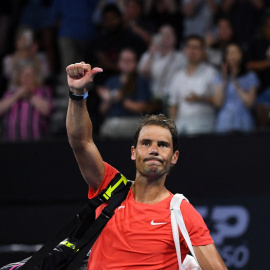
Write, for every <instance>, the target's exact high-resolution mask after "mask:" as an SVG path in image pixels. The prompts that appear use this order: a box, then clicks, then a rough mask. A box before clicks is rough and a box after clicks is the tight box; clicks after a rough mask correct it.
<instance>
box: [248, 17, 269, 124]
mask: <svg viewBox="0 0 270 270" xmlns="http://www.w3.org/2000/svg"><path fill="white" fill-rule="evenodd" d="M247 67H248V69H250V70H253V71H255V72H256V73H257V75H258V77H259V79H260V82H261V85H260V88H259V91H258V98H257V100H256V104H255V112H256V118H257V119H256V120H257V124H258V126H259V127H265V126H267V125H268V124H269V120H270V117H269V115H270V76H269V74H270V13H269V12H267V13H266V14H265V15H264V17H263V21H262V27H261V31H260V36H259V37H258V38H256V39H254V40H253V41H252V42H251V44H250V46H249V50H248V63H247Z"/></svg>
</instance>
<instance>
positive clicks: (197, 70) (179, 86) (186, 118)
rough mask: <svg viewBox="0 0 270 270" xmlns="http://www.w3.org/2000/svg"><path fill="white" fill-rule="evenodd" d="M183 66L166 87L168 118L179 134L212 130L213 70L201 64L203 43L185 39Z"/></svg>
mask: <svg viewBox="0 0 270 270" xmlns="http://www.w3.org/2000/svg"><path fill="white" fill-rule="evenodd" d="M184 52H185V55H186V57H187V65H186V67H185V68H183V69H181V70H180V71H179V72H178V73H176V74H175V75H174V77H173V78H172V82H171V85H170V87H169V90H168V92H169V101H168V103H169V106H170V109H169V110H170V117H171V118H172V119H173V120H175V122H176V126H177V129H178V132H179V133H181V134H195V133H208V132H212V131H214V126H215V108H214V99H213V97H214V82H215V79H216V77H217V72H216V70H215V69H214V68H213V67H212V66H210V65H209V64H207V63H204V62H203V60H204V58H205V45H204V40H203V39H202V38H201V37H200V36H197V35H192V36H189V37H188V38H187V39H186V42H185V48H184Z"/></svg>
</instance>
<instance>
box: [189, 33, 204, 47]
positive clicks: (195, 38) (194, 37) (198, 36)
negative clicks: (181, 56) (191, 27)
mask: <svg viewBox="0 0 270 270" xmlns="http://www.w3.org/2000/svg"><path fill="white" fill-rule="evenodd" d="M190 40H197V41H199V42H200V43H201V46H202V48H204V47H205V40H204V38H203V37H202V36H200V35H197V34H192V35H189V36H187V37H186V39H185V46H186V45H187V43H188V42H189V41H190Z"/></svg>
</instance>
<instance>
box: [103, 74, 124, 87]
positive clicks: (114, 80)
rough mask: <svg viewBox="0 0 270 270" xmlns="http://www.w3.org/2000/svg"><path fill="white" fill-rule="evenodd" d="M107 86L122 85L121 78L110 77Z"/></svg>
mask: <svg viewBox="0 0 270 270" xmlns="http://www.w3.org/2000/svg"><path fill="white" fill-rule="evenodd" d="M105 84H106V85H113V86H115V85H117V84H120V78H119V76H117V75H116V76H112V77H110V78H109V79H108V80H107V81H106V82H105Z"/></svg>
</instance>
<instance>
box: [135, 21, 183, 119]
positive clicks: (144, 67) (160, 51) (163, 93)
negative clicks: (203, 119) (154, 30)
mask: <svg viewBox="0 0 270 270" xmlns="http://www.w3.org/2000/svg"><path fill="white" fill-rule="evenodd" d="M175 45H176V35H175V31H174V29H173V28H172V27H171V26H170V25H164V26H162V27H161V28H160V29H159V34H158V35H157V36H155V37H154V38H153V41H152V44H151V45H150V47H149V50H148V51H147V52H145V53H144V54H143V55H142V57H141V59H140V62H139V67H138V69H139V72H140V73H141V74H142V75H145V76H146V77H147V78H149V80H150V82H151V91H152V96H153V99H154V100H155V102H154V103H153V105H152V106H151V107H149V109H150V111H149V112H150V113H152V112H157V111H162V112H163V113H166V114H167V113H168V112H167V108H166V98H167V96H168V93H167V89H168V86H169V84H170V82H171V79H172V77H173V75H174V74H175V73H176V72H177V71H179V70H180V69H181V68H182V67H183V66H184V65H185V64H186V58H185V56H184V55H183V54H182V53H180V52H178V51H176V49H175ZM160 101H161V102H160ZM161 103H162V104H161Z"/></svg>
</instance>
